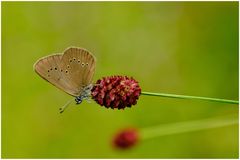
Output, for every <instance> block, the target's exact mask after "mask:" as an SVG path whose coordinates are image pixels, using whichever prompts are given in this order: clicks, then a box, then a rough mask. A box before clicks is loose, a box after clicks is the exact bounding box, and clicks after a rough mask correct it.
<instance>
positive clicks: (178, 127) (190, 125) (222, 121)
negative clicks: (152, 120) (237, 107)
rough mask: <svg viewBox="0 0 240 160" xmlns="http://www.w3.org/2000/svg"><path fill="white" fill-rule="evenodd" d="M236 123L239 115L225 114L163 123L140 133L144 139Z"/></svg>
mask: <svg viewBox="0 0 240 160" xmlns="http://www.w3.org/2000/svg"><path fill="white" fill-rule="evenodd" d="M234 124H238V115H231V116H225V117H224V118H221V117H220V118H208V119H202V120H195V121H190V122H178V123H172V124H163V125H160V126H156V127H151V128H144V129H141V130H140V134H141V138H142V139H148V138H154V137H159V136H165V135H172V134H179V133H185V132H192V131H199V130H204V129H211V128H218V127H225V126H230V125H234Z"/></svg>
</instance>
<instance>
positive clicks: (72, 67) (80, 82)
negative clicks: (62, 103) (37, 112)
mask: <svg viewBox="0 0 240 160" xmlns="http://www.w3.org/2000/svg"><path fill="white" fill-rule="evenodd" d="M61 61H62V68H63V69H64V70H65V71H66V72H68V78H69V80H70V81H71V84H72V85H73V86H74V88H75V89H76V92H74V94H78V95H80V93H81V92H82V90H83V88H84V87H86V86H87V85H89V84H91V83H92V78H93V75H94V72H95V66H96V58H95V57H94V56H93V55H92V54H91V53H90V52H89V51H87V50H86V49H82V48H77V47H70V48H68V49H66V50H65V51H64V54H63V56H62V60H61Z"/></svg>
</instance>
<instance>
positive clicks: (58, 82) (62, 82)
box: [34, 54, 78, 96]
mask: <svg viewBox="0 0 240 160" xmlns="http://www.w3.org/2000/svg"><path fill="white" fill-rule="evenodd" d="M61 59H62V54H55V55H50V56H47V57H43V58H41V59H39V60H38V61H37V62H36V63H35V64H34V70H35V72H36V73H37V74H39V76H41V77H42V78H43V79H45V80H46V81H48V82H50V83H51V84H53V85H54V86H56V87H57V88H59V89H61V90H63V91H65V92H66V93H68V94H70V95H72V96H77V93H78V89H77V88H75V86H74V84H73V82H72V81H71V79H70V78H69V75H68V73H66V70H65V69H64V66H63V65H62V62H61Z"/></svg>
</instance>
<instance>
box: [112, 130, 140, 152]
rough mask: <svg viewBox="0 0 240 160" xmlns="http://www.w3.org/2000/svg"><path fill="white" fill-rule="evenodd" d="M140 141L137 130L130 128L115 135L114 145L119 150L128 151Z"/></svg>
mask: <svg viewBox="0 0 240 160" xmlns="http://www.w3.org/2000/svg"><path fill="white" fill-rule="evenodd" d="M138 140H139V135H138V132H137V130H136V129H134V128H128V129H124V130H122V131H121V132H119V133H117V134H116V135H115V137H114V139H113V145H114V147H117V148H119V149H127V148H130V147H132V146H134V145H135V144H136V143H137V142H138Z"/></svg>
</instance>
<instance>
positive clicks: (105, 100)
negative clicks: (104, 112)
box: [92, 76, 141, 109]
mask: <svg viewBox="0 0 240 160" xmlns="http://www.w3.org/2000/svg"><path fill="white" fill-rule="evenodd" d="M140 94H141V88H140V86H139V85H138V82H137V81H136V80H135V79H133V78H132V77H131V78H130V77H127V76H110V77H103V78H102V79H100V80H98V81H97V82H96V85H95V86H94V87H93V89H92V98H93V99H94V100H95V101H96V102H97V103H98V104H100V105H101V106H105V107H107V108H109V107H110V108H112V109H114V108H118V109H124V108H125V107H131V106H132V105H135V104H136V103H137V99H138V97H139V96H140Z"/></svg>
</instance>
